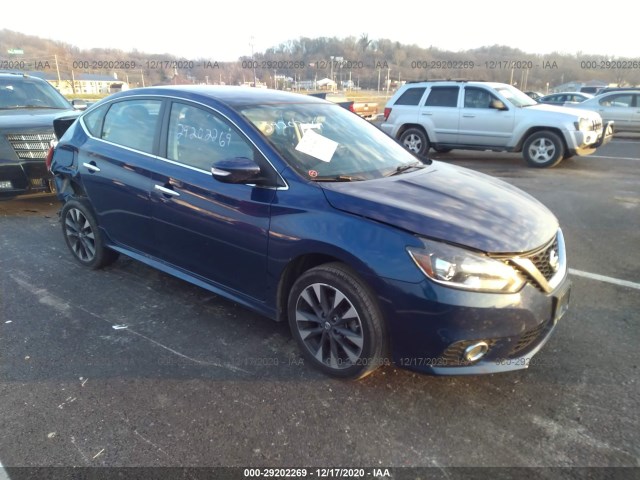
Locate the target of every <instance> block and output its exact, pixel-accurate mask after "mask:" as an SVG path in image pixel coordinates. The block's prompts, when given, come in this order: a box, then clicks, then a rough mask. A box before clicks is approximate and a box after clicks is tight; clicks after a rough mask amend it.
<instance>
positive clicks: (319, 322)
mask: <svg viewBox="0 0 640 480" xmlns="http://www.w3.org/2000/svg"><path fill="white" fill-rule="evenodd" d="M288 314H289V315H288V316H289V326H290V328H291V332H292V334H293V336H294V338H295V339H296V341H297V343H298V345H299V347H300V349H301V351H302V354H303V356H304V357H305V359H307V360H308V361H309V362H311V363H312V364H313V365H314V366H315V367H316V368H318V369H320V370H322V371H323V372H324V373H326V374H328V375H332V376H335V377H340V378H351V379H357V378H362V377H364V376H366V375H368V374H369V373H371V372H372V371H373V370H375V369H376V368H377V367H379V366H380V365H381V364H383V363H384V361H383V360H384V352H385V349H386V347H385V345H386V339H385V336H384V325H383V321H382V315H381V313H380V311H379V309H378V308H377V306H376V302H375V299H374V296H373V295H372V294H371V293H370V291H369V289H368V287H367V286H366V285H365V284H364V283H363V282H362V281H361V280H360V279H359V277H358V276H357V275H356V274H355V272H353V271H352V270H350V269H349V268H348V267H346V266H345V265H343V264H340V263H329V264H325V265H320V266H318V267H315V268H312V269H310V270H308V271H307V272H305V273H303V274H302V275H301V276H300V278H298V280H296V282H295V283H294V285H293V287H292V289H291V292H290V294H289V304H288Z"/></svg>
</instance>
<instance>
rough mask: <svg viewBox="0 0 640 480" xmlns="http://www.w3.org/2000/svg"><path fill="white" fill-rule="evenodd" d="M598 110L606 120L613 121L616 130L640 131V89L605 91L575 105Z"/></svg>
mask: <svg viewBox="0 0 640 480" xmlns="http://www.w3.org/2000/svg"><path fill="white" fill-rule="evenodd" d="M574 107H575V108H580V109H585V110H592V111H594V112H597V113H598V114H599V115H600V116H602V118H603V119H604V121H606V122H613V131H614V132H640V91H638V90H620V91H614V92H610V93H603V94H601V95H597V96H596V97H594V98H591V99H589V100H585V101H584V102H582V103H579V104H577V105H574Z"/></svg>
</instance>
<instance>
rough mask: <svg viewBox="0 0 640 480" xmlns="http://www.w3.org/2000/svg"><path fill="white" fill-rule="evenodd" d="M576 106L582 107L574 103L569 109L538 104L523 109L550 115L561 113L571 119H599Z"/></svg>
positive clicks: (598, 116)
mask: <svg viewBox="0 0 640 480" xmlns="http://www.w3.org/2000/svg"><path fill="white" fill-rule="evenodd" d="M578 105H582V104H581V103H576V104H575V105H572V106H570V107H565V106H563V105H551V104H549V103H538V104H536V105H532V106H530V107H525V108H526V109H527V110H536V111H539V112H550V113H555V114H558V113H563V114H565V115H569V116H572V117H581V118H589V119H591V120H598V119H599V118H600V114H599V113H597V112H592V111H590V110H583V107H578Z"/></svg>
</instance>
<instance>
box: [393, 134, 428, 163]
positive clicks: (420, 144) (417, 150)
mask: <svg viewBox="0 0 640 480" xmlns="http://www.w3.org/2000/svg"><path fill="white" fill-rule="evenodd" d="M398 141H399V142H400V145H402V146H403V147H404V148H406V149H407V150H409V151H410V152H411V153H413V154H415V155H417V156H418V157H426V156H427V153H428V152H429V149H430V148H431V143H429V137H427V134H426V133H425V132H424V130H422V129H421V128H408V129H406V130H405V131H404V132H402V135H400V138H398Z"/></svg>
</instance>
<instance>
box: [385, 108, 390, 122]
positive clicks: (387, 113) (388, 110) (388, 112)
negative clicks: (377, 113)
mask: <svg viewBox="0 0 640 480" xmlns="http://www.w3.org/2000/svg"><path fill="white" fill-rule="evenodd" d="M389 115H391V108H390V107H385V109H384V119H385V120H388V119H389Z"/></svg>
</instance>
